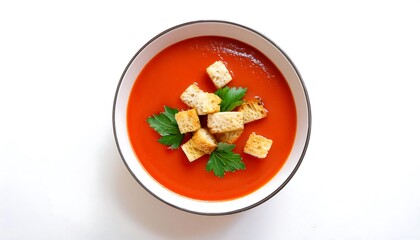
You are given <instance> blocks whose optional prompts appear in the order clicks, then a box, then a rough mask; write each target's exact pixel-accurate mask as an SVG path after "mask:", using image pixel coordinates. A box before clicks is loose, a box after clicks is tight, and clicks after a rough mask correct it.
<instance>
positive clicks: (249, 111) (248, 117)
mask: <svg viewBox="0 0 420 240" xmlns="http://www.w3.org/2000/svg"><path fill="white" fill-rule="evenodd" d="M238 112H243V113H244V123H249V122H252V121H255V120H259V119H262V118H265V117H266V116H267V110H266V109H265V108H264V104H263V102H262V100H261V98H254V99H251V100H246V101H245V102H244V103H242V105H241V106H239V107H238Z"/></svg>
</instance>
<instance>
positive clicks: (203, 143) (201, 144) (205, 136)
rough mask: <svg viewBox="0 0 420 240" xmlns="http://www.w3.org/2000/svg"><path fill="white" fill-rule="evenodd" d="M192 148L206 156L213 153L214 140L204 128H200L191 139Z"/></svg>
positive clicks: (215, 146)
mask: <svg viewBox="0 0 420 240" xmlns="http://www.w3.org/2000/svg"><path fill="white" fill-rule="evenodd" d="M191 141H192V143H193V146H194V147H195V148H197V149H199V150H201V151H203V152H205V153H207V154H210V153H211V152H213V150H214V149H216V148H217V142H216V139H215V138H214V137H213V135H212V134H211V133H210V132H209V131H208V130H207V129H205V128H200V129H199V130H198V131H197V132H195V133H194V135H193V136H192V138H191Z"/></svg>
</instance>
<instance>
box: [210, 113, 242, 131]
mask: <svg viewBox="0 0 420 240" xmlns="http://www.w3.org/2000/svg"><path fill="white" fill-rule="evenodd" d="M207 127H208V128H209V131H210V132H211V133H222V132H230V131H235V130H240V129H244V114H243V113H241V112H217V113H212V114H209V115H207Z"/></svg>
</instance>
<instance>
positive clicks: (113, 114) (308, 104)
mask: <svg viewBox="0 0 420 240" xmlns="http://www.w3.org/2000/svg"><path fill="white" fill-rule="evenodd" d="M201 23H216V24H228V25H233V26H236V27H239V28H243V29H245V30H248V31H251V32H253V33H255V34H256V35H259V36H260V37H262V38H263V39H265V40H266V41H268V42H269V43H270V44H271V45H272V46H273V47H275V48H276V49H277V50H278V51H279V52H281V53H282V54H283V55H284V57H285V58H286V59H287V61H288V62H289V63H290V64H291V66H292V68H293V70H294V71H295V72H296V74H297V77H298V79H299V81H300V84H301V86H302V90H303V93H304V96H305V101H306V104H307V108H306V110H307V117H308V126H307V132H306V139H305V143H304V146H303V149H302V152H301V154H300V157H299V160H298V161H297V163H296V165H295V167H294V169H293V170H292V171H291V173H290V174H289V176H288V177H287V178H286V180H285V181H284V182H283V183H282V184H281V185H280V186H278V187H277V188H276V189H275V190H274V191H273V192H271V193H270V194H268V195H267V196H265V197H264V198H263V199H261V200H260V201H257V202H255V203H253V204H250V205H248V206H246V207H243V208H239V209H236V210H232V211H228V212H218V213H207V212H199V211H194V210H191V209H187V208H183V207H180V206H177V205H175V204H172V203H170V202H168V201H165V200H164V199H162V198H161V197H159V196H158V195H156V194H155V193H154V192H153V191H152V190H150V189H149V188H148V187H147V186H145V185H144V184H143V183H142V182H141V181H140V179H138V177H137V176H136V174H135V173H134V172H133V171H132V169H131V168H130V167H129V165H128V163H127V161H126V159H125V157H124V154H123V152H122V150H121V147H120V143H119V140H118V137H117V129H116V128H117V127H116V121H115V119H116V118H115V117H116V107H117V100H118V95H119V93H120V88H121V84H122V82H123V79H124V77H125V75H126V73H127V71H128V69H129V68H130V66H131V64H132V63H133V61H134V60H135V59H136V58H137V56H138V55H139V54H140V53H141V52H142V51H143V50H144V49H145V48H146V47H147V46H149V45H150V44H151V43H152V42H154V41H155V40H156V39H158V38H160V37H161V36H162V35H165V34H166V33H169V32H171V31H173V30H175V29H178V28H181V27H185V26H188V25H194V24H201ZM112 128H113V135H114V140H115V144H116V147H117V149H118V152H119V155H120V157H121V159H122V161H123V163H124V165H125V166H126V168H127V169H128V171H129V172H130V174H131V176H132V177H133V178H134V179H135V180H136V181H137V183H138V184H140V186H142V187H143V189H144V190H146V191H147V192H148V193H149V194H151V195H152V196H154V197H155V198H156V199H158V200H160V201H161V202H163V203H165V204H167V205H169V206H172V207H174V208H176V209H179V210H182V211H185V212H189V213H194V214H198V215H206V216H220V215H230V214H235V213H239V212H244V211H247V210H249V209H252V208H254V207H256V206H258V205H261V204H262V203H264V202H266V201H267V200H269V199H271V198H272V197H273V196H275V195H276V194H277V193H278V192H279V191H280V190H282V189H283V188H284V187H285V186H286V185H287V184H288V183H289V182H290V180H291V179H292V178H293V176H294V175H295V173H296V172H297V170H298V169H299V167H300V165H301V163H302V161H303V159H304V157H305V154H306V151H307V149H308V145H309V140H310V136H311V129H312V110H311V104H310V100H309V95H308V91H307V88H306V85H305V83H304V81H303V79H302V76H301V74H300V72H299V70H298V69H297V67H296V65H295V64H294V63H293V61H292V60H291V58H290V57H289V56H288V55H287V54H286V53H285V52H284V51H283V50H282V49H281V48H280V47H279V46H278V45H277V44H276V43H275V42H273V41H272V40H271V39H270V38H268V37H267V36H266V35H264V34H262V33H260V32H258V31H256V30H254V29H252V28H250V27H247V26H245V25H242V24H239V23H235V22H231V21H226V20H195V21H188V22H184V23H180V24H177V25H174V26H173V27H170V28H167V29H166V30H164V31H162V32H160V33H158V34H156V35H155V36H154V37H152V38H151V39H150V40H149V41H147V42H146V43H145V44H143V46H142V47H141V48H140V49H139V50H138V51H137V52H136V53H135V54H134V56H133V57H132V58H131V60H130V61H129V62H128V64H127V66H126V67H125V69H124V71H123V73H122V75H121V77H120V80H119V82H118V84H117V88H116V92H115V95H114V101H113V108H112Z"/></svg>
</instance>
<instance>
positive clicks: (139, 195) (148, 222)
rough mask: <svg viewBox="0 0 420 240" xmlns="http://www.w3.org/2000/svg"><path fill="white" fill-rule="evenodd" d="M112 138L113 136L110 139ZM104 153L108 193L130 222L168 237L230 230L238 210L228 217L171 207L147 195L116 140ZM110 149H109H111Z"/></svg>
mask: <svg viewBox="0 0 420 240" xmlns="http://www.w3.org/2000/svg"><path fill="white" fill-rule="evenodd" d="M111 139H112V138H111ZM107 145H108V146H107V148H106V149H108V154H106V155H105V156H106V157H105V158H106V159H105V160H106V165H107V168H108V169H107V170H106V171H108V174H107V175H108V177H110V178H111V179H109V180H108V182H109V183H110V184H111V186H110V187H111V188H112V189H110V193H111V194H112V195H113V196H114V197H115V202H116V204H118V205H119V207H120V208H121V210H122V212H123V213H125V214H126V216H127V217H129V218H131V220H132V221H134V222H136V223H137V224H139V225H143V226H144V227H146V228H148V229H149V230H150V231H153V232H156V233H158V234H160V235H163V236H166V237H168V238H171V239H185V238H194V239H196V238H199V237H200V236H201V237H202V236H203V235H206V233H207V234H210V233H214V232H215V231H216V232H220V231H223V229H229V226H230V224H232V223H233V222H234V221H235V220H237V219H239V218H241V215H242V214H241V213H238V214H234V215H227V216H201V215H196V214H192V213H188V212H184V211H182V210H179V209H176V208H173V207H171V206H169V205H167V204H166V203H163V202H162V201H160V200H158V199H157V198H155V197H153V196H152V195H151V194H149V193H148V192H147V191H146V190H144V189H143V188H142V186H141V185H139V184H138V183H137V182H136V180H135V179H134V177H133V176H131V174H130V172H129V171H128V169H127V168H126V167H125V165H124V163H123V161H122V159H121V157H120V155H119V153H118V150H117V147H116V145H115V143H113V142H111V141H109V144H107ZM111 151H112V152H111Z"/></svg>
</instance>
